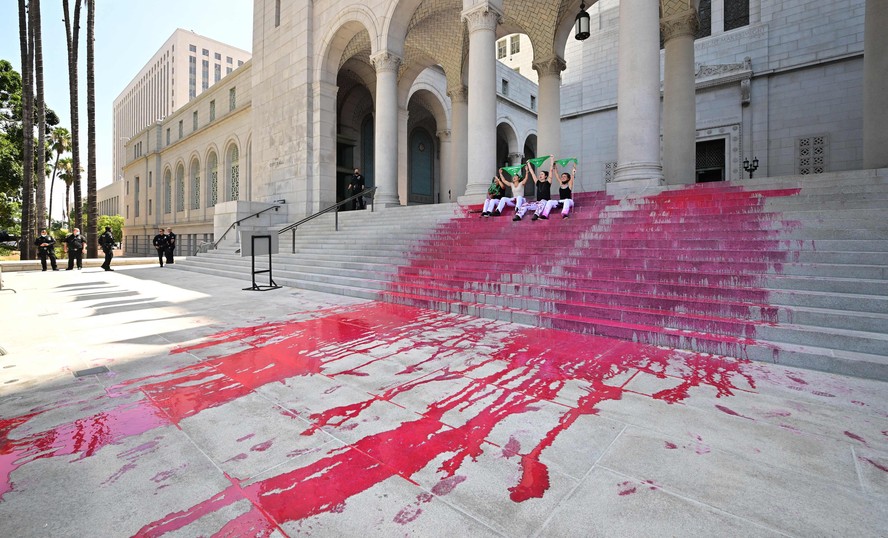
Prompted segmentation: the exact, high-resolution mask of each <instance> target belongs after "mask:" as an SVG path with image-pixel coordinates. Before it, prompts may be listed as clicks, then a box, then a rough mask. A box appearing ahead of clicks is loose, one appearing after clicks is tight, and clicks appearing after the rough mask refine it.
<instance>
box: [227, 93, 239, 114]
mask: <svg viewBox="0 0 888 538" xmlns="http://www.w3.org/2000/svg"><path fill="white" fill-rule="evenodd" d="M236 106H237V88H231V89H230V90H228V111H229V112H231V111H232V110H234V108H235V107H236Z"/></svg>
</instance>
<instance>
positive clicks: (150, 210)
mask: <svg viewBox="0 0 888 538" xmlns="http://www.w3.org/2000/svg"><path fill="white" fill-rule="evenodd" d="M153 209H154V208H153V207H152V205H151V199H150V198H149V199H148V216H149V217H150V216H151V212H152V210H153Z"/></svg>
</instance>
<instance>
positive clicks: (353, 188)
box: [348, 168, 367, 209]
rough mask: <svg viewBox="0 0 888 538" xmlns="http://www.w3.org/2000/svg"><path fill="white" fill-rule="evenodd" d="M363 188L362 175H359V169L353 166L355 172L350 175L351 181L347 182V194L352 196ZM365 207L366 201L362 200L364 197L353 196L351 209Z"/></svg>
mask: <svg viewBox="0 0 888 538" xmlns="http://www.w3.org/2000/svg"><path fill="white" fill-rule="evenodd" d="M363 190H364V176H362V175H361V169H360V168H355V174H354V175H353V176H352V177H351V181H350V183H349V184H348V192H349V196H354V195H355V194H358V193H359V192H362V191H363ZM366 207H367V204H366V202H364V197H363V196H359V197H358V198H355V200H354V201H353V202H352V209H365V208H366Z"/></svg>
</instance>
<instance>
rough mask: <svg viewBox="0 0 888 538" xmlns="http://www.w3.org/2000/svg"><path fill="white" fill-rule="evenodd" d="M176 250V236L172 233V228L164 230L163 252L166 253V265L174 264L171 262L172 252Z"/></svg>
mask: <svg viewBox="0 0 888 538" xmlns="http://www.w3.org/2000/svg"><path fill="white" fill-rule="evenodd" d="M175 250H176V234H174V233H173V229H172V228H167V229H166V247H165V248H164V252H165V253H166V259H167V263H175V262H174V261H173V252H175Z"/></svg>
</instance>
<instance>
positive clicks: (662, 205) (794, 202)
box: [177, 171, 888, 379]
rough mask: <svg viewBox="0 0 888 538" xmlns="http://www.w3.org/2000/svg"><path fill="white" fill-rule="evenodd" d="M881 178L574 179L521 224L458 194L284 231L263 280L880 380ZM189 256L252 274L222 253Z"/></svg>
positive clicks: (883, 294)
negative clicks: (633, 188)
mask: <svg viewBox="0 0 888 538" xmlns="http://www.w3.org/2000/svg"><path fill="white" fill-rule="evenodd" d="M886 175H888V171H871V172H857V173H841V174H830V175H823V176H811V177H795V178H782V179H774V178H767V179H762V180H758V179H757V180H755V181H747V182H744V183H733V184H728V183H719V184H707V185H696V186H689V187H679V188H674V189H672V190H667V191H664V192H661V193H659V194H655V195H651V196H643V197H634V198H627V199H622V200H615V199H613V198H610V197H608V196H606V195H604V194H603V193H580V194H578V195H577V196H576V200H577V210H576V211H575V212H574V213H573V214H572V215H571V218H569V219H562V218H561V217H560V215H559V214H558V212H557V210H556V211H554V212H553V213H552V215H551V218H550V219H549V220H548V221H544V220H538V221H535V222H528V221H529V220H530V219H529V215H528V216H527V217H525V219H524V221H521V222H514V221H512V220H511V218H510V217H509V216H501V217H496V218H481V217H480V216H479V215H478V214H477V213H468V212H465V211H464V210H461V209H459V208H456V207H455V206H424V207H407V208H396V209H390V210H385V211H381V212H378V213H375V214H370V213H369V212H366V211H365V212H352V213H346V214H344V215H342V216H341V218H342V221H341V231H340V232H338V233H333V232H331V230H332V224H331V223H315V224H314V225H312V226H309V227H305V228H303V229H302V230H300V232H299V234H298V235H297V237H296V239H295V243H294V244H295V248H296V254H289V253H286V252H287V251H289V246H290V238H289V237H282V241H281V251H282V254H279V255H277V256H275V261H274V263H275V273H274V274H275V280H276V282H277V283H278V284H282V285H289V286H295V287H300V288H304V289H313V290H319V291H326V292H332V293H340V294H346V295H352V296H357V297H363V298H368V299H377V300H385V301H391V302H396V303H401V304H409V305H414V306H421V307H428V308H435V309H440V310H445V311H451V312H458V313H465V314H471V315H477V316H483V317H489V318H497V319H503V320H509V321H515V322H520V323H527V324H532V325H539V326H544V327H553V328H559V329H566V330H571V331H578V332H582V333H589V334H599V335H605V336H612V337H618V338H625V339H629V340H636V341H642V342H648V343H654V344H661V345H668V346H673V347H680V348H689V349H695V350H698V351H705V352H713V353H719V354H726V355H732V356H738V357H745V358H751V359H756V360H765V361H774V362H780V363H785V364H792V365H797V366H804V367H808V368H814V369H820V370H826V371H831V372H836V373H845V374H852V375H858V376H863V377H872V378H878V379H888V334H886V333H888V286H886V284H888V224H886V219H885V218H884V215H885V214H886V210H888V177H886ZM191 262H192V260H190V259H189V263H191ZM197 263H199V264H201V269H200V270H212V271H224V272H226V274H235V273H236V274H237V275H238V276H239V278H241V279H244V278H246V279H248V278H249V277H248V275H249V260H248V259H242V258H239V257H238V256H236V255H235V254H234V253H233V252H228V253H226V252H214V253H211V254H210V255H209V256H200V257H199V258H198V260H197ZM178 265H179V264H177V266H178ZM217 274H221V273H217Z"/></svg>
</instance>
